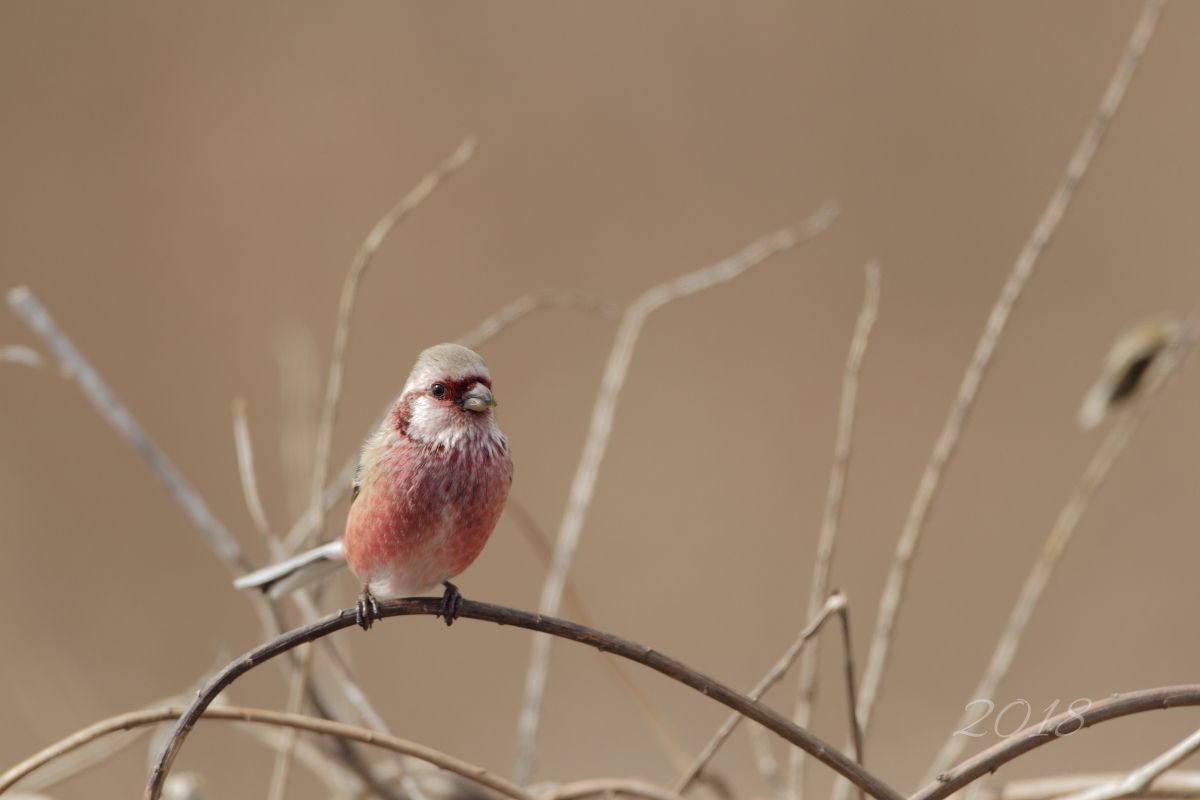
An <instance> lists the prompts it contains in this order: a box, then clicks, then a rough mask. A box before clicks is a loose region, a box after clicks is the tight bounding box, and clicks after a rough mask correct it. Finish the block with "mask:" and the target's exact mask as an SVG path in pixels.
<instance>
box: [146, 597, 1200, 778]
mask: <svg viewBox="0 0 1200 800" xmlns="http://www.w3.org/2000/svg"><path fill="white" fill-rule="evenodd" d="M440 603H441V599H440V598H422V597H417V598H407V599H403V600H389V601H386V602H383V603H380V612H381V616H382V617H393V616H409V615H428V616H434V615H436V614H438V613H439V611H440ZM459 617H460V618H464V619H478V620H483V621H486V622H493V623H496V624H499V625H511V626H515V627H520V628H525V629H527V630H532V631H539V632H541V633H548V634H551V635H554V636H559V637H562V638H566V639H571V640H573V641H576V642H580V643H581V644H586V645H590V646H592V647H596V648H598V649H600V650H603V651H605V652H610V653H613V654H614V655H617V656H620V657H622V658H627V659H630V660H632V661H636V662H637V663H639V664H643V665H645V666H647V667H650V668H651V669H653V670H655V671H657V672H659V673H661V674H663V675H666V676H667V677H669V678H672V679H674V680H676V681H678V682H680V683H682V684H684V685H685V686H689V687H691V688H693V689H695V690H696V691H698V692H700V693H702V694H703V695H705V696H706V697H711V698H712V699H714V700H716V701H717V702H719V703H722V704H724V705H726V706H728V707H729V708H732V709H734V710H735V711H738V712H739V713H741V714H743V715H745V716H746V717H748V718H749V719H751V720H752V721H754V722H757V723H759V724H760V725H763V726H765V727H767V728H769V729H770V730H771V731H772V732H774V733H776V734H777V735H779V736H781V737H783V738H784V739H786V740H787V741H789V742H791V743H792V744H794V745H796V746H798V747H801V748H803V749H804V750H806V751H807V752H809V753H811V754H812V755H813V756H814V757H815V758H817V759H818V760H820V761H821V762H823V763H825V764H827V765H828V766H830V767H831V768H832V769H834V770H836V771H837V772H839V773H840V774H842V775H844V776H845V777H847V778H849V779H850V780H851V781H853V782H854V783H855V784H856V785H860V786H862V787H863V788H864V789H865V790H866V791H867V792H868V793H869V794H870V795H871V796H872V797H875V798H877V799H878V800H902V798H901V796H900V795H899V794H898V793H897V792H896V791H895V790H894V789H892V788H890V787H889V786H888V785H887V784H885V783H883V782H882V781H880V780H879V779H878V778H877V777H875V776H874V775H871V774H870V773H869V772H867V771H866V770H865V769H863V768H862V767H861V766H859V765H858V764H856V763H854V761H852V760H851V759H850V758H848V757H847V756H845V755H844V754H843V753H841V752H840V751H838V750H837V749H835V748H833V747H832V746H830V745H829V744H827V743H826V742H823V741H821V740H820V739H818V738H817V737H815V736H813V735H812V734H811V733H809V732H808V731H806V730H804V729H803V728H800V727H797V726H796V725H794V724H793V723H792V722H791V721H789V720H788V719H786V718H785V717H783V716H782V715H780V714H778V713H776V712H775V711H773V710H772V709H770V708H768V707H767V706H765V705H762V704H761V703H759V702H757V701H754V700H751V699H750V698H748V697H745V696H744V695H741V694H739V693H737V692H735V691H733V690H732V689H730V688H729V687H727V686H725V685H724V684H722V683H719V682H718V681H716V680H714V679H712V678H710V677H708V676H707V675H704V674H702V673H700V672H697V671H696V670H694V669H692V668H691V667H688V666H687V665H685V664H682V663H680V662H678V661H676V660H674V659H671V658H668V657H667V656H665V655H663V654H661V653H659V652H657V651H655V650H653V649H651V648H649V647H645V646H643V645H639V644H634V643H633V642H630V641H628V640H625V639H622V638H620V637H618V636H614V635H613V634H610V633H605V632H603V631H598V630H595V629H593V628H588V627H585V626H582V625H577V624H575V623H572V622H567V621H565V620H560V619H556V618H554V617H549V616H545V615H542V614H534V613H530V612H527V611H519V610H517V609H513V608H507V607H504V606H496V605H491V604H489V603H480V602H475V601H471V600H464V601H463V604H462V607H461V609H460V612H459ZM355 624H356V622H355V610H354V609H353V608H349V609H345V610H343V611H341V612H338V613H336V614H332V615H330V616H328V617H325V618H324V619H322V620H319V621H317V622H315V623H312V624H310V625H306V626H303V627H300V628H296V629H295V630H292V631H290V632H288V633H286V634H284V635H282V636H279V637H277V638H276V639H274V640H272V641H270V642H268V643H266V644H264V645H262V646H261V647H258V648H256V649H254V650H252V651H250V652H248V653H246V654H244V655H243V656H241V657H239V658H238V659H236V660H235V661H233V662H232V663H231V664H229V665H228V666H227V667H226V668H225V669H224V670H222V671H221V672H220V673H218V674H217V675H216V676H215V677H213V678H212V679H211V680H210V681H209V682H208V683H207V684H206V685H205V687H204V688H203V689H202V690H201V691H200V692H199V693H198V695H197V697H196V700H195V701H194V702H193V703H192V705H191V706H190V707H189V708H188V711H187V712H186V713H185V714H184V715H183V716H181V717H180V719H179V721H178V722H177V723H176V725H175V727H174V730H173V731H172V734H171V738H170V740H169V741H168V742H167V744H166V745H165V746H164V748H163V751H162V753H161V755H160V756H159V759H158V762H157V764H156V765H155V767H154V768H153V770H151V772H150V776H149V779H148V781H147V785H146V792H145V797H146V798H147V800H158V797H159V796H160V793H161V791H162V786H163V781H164V780H165V779H166V776H167V774H168V772H169V771H170V768H171V764H172V763H173V762H174V760H175V756H176V755H177V754H178V752H179V749H180V748H181V747H182V745H183V741H184V739H185V738H186V736H187V734H188V732H189V731H190V730H191V728H192V727H193V726H194V725H195V723H196V721H197V719H199V717H200V715H201V714H202V713H203V712H204V710H205V709H206V708H207V707H208V706H209V704H210V703H212V701H213V699H214V698H215V697H216V696H217V695H218V694H220V692H221V691H222V690H224V689H225V688H226V687H228V686H229V685H230V684H231V683H233V682H234V681H235V680H236V679H237V678H239V677H240V676H241V675H243V674H244V673H246V672H248V671H249V670H251V669H253V668H254V667H256V666H258V665H259V664H262V663H264V662H266V661H268V660H270V659H272V658H274V657H275V656H277V655H280V654H282V653H285V652H288V651H289V650H291V649H293V648H295V647H298V646H299V645H301V644H305V643H307V642H311V641H314V640H316V639H320V638H323V637H325V636H328V635H329V634H331V633H334V632H335V631H339V630H341V629H343V628H349V627H353V626H354V625H355ZM1193 688H1195V690H1196V702H1200V687H1193Z"/></svg>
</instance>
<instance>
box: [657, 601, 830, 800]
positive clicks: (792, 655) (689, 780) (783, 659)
mask: <svg viewBox="0 0 1200 800" xmlns="http://www.w3.org/2000/svg"><path fill="white" fill-rule="evenodd" d="M845 607H846V596H845V595H843V594H841V593H838V594H833V595H830V597H829V598H828V599H827V600H826V601H825V606H824V607H823V608H821V609H819V611H818V613H817V615H816V617H815V618H814V619H813V620H812V621H811V622H809V623H808V625H807V626H806V627H805V628H804V630H802V631H800V634H799V635H798V636H797V637H796V640H795V641H794V642H792V643H791V645H790V646H789V647H788V649H787V650H786V651H784V654H783V655H782V656H780V657H779V660H778V661H776V662H775V664H774V666H772V667H771V669H769V670H767V674H766V675H764V676H763V677H762V678H761V679H760V680H759V682H758V683H757V684H755V685H754V688H753V689H751V690H750V693H749V694H747V695H746V696H747V697H749V698H750V699H751V700H759V699H760V698H762V696H763V695H764V694H766V693H767V690H769V689H770V688H771V687H772V686H774V685H775V684H776V683H778V682H779V679H780V678H782V677H783V676H784V674H785V673H786V672H787V671H788V669H790V668H791V666H792V664H794V663H796V658H797V657H798V656H799V655H800V651H801V650H803V649H804V646H805V645H806V644H808V640H809V639H811V638H812V637H814V636H816V634H817V632H818V631H820V630H821V626H823V625H824V624H825V621H826V620H827V619H829V617H830V616H832V615H833V614H835V613H837V612H838V611H839V610H842V609H845ZM743 718H744V717H743V716H742V714H740V713H738V712H737V711H735V712H734V713H732V714H730V715H729V716H728V717H726V718H725V721H724V722H722V723H721V727H720V728H718V729H717V732H716V733H715V734H713V737H712V738H711V739H709V740H708V744H706V745H704V747H703V748H702V749H701V750H700V753H699V755H697V756H696V759H695V760H694V761H693V762H692V763H691V765H690V766H689V767H688V768H687V771H685V772H684V773H683V774H682V775H680V776H679V779H678V780H677V781H675V784H674V788H673V791H674V792H676V793H677V794H683V793H684V792H686V791H687V790H688V789H689V788H690V787H691V785H692V784H693V783H694V782H695V781H696V778H698V777H699V776H700V774H701V773H702V772H703V771H704V768H705V766H707V764H708V762H709V761H711V760H712V757H713V756H714V755H716V754H717V750H718V749H720V747H721V745H722V744H724V743H725V740H726V739H728V738H729V735H730V734H731V733H733V731H734V729H735V728H736V727H737V726H738V724H739V723H740V722H741V721H742V719H743Z"/></svg>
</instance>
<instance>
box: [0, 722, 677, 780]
mask: <svg viewBox="0 0 1200 800" xmlns="http://www.w3.org/2000/svg"><path fill="white" fill-rule="evenodd" d="M186 711H187V709H185V708H184V707H182V706H168V707H166V708H151V709H146V710H143V711H131V712H129V713H127V714H119V715H117V716H115V717H109V718H108V719H105V720H101V721H100V722H97V723H96V724H95V725H89V726H88V727H86V728H84V729H83V730H81V731H78V732H76V733H73V734H71V735H70V736H68V737H67V738H65V739H62V740H61V741H58V742H56V743H54V744H52V745H50V746H49V747H47V748H45V749H44V750H42V751H41V752H39V753H37V754H35V755H33V756H31V757H29V758H27V759H25V760H24V761H22V762H21V763H20V764H17V765H16V766H15V767H13V768H12V769H10V770H8V771H7V772H5V773H4V774H2V775H0V792H4V791H5V790H7V789H8V788H9V787H11V786H13V785H14V784H15V783H16V782H17V781H19V780H21V779H22V778H24V777H25V776H26V775H29V774H30V773H31V772H33V771H34V770H37V769H39V768H41V767H43V766H45V765H46V764H48V763H50V762H51V761H53V760H54V759H56V758H59V757H60V756H63V755H66V754H67V753H69V752H71V751H72V750H76V749H78V748H80V747H83V746H84V745H85V744H88V743H89V742H92V741H94V740H96V739H99V738H100V737H102V736H106V735H107V734H110V733H116V732H117V731H126V730H130V729H132V728H141V727H146V726H149V725H156V724H158V723H160V722H164V721H167V720H172V719H175V718H177V717H179V716H180V715H181V714H184V713H186ZM203 715H204V717H206V718H208V719H216V720H227V721H231V722H255V723H259V724H262V725H274V726H276V727H280V728H290V729H292V730H302V731H309V732H311V733H320V734H324V735H326V736H335V737H337V738H339V739H348V740H351V741H355V742H362V743H363V744H370V745H374V746H376V747H380V748H383V749H384V750H391V751H393V752H396V753H401V754H403V755H406V756H412V757H413V758H419V759H421V760H422V761H425V762H427V763H430V764H433V765H434V766H436V767H441V768H442V769H444V770H446V771H447V772H453V773H454V774H455V775H460V776H462V777H463V778H466V779H468V780H470V781H473V782H474V783H477V784H479V785H480V786H486V787H487V788H489V789H493V790H495V791H497V792H499V793H500V794H503V795H505V796H507V797H511V798H513V800H537V798H535V797H534V796H533V795H531V794H530V793H529V792H527V791H525V790H524V789H522V788H521V787H520V786H517V785H516V784H515V783H512V782H511V781H506V780H504V779H503V778H501V777H498V776H496V775H493V774H491V773H490V772H488V771H487V770H485V769H483V768H482V767H477V766H475V765H474V764H469V763H467V762H466V761H462V760H460V759H457V758H455V757H454V756H451V755H447V754H446V753H443V752H442V751H440V750H434V749H433V748H432V747H427V746H425V745H423V744H418V743H417V742H412V741H409V740H407V739H401V738H399V737H396V736H390V735H387V734H383V733H378V732H376V731H373V730H371V729H370V728H360V727H358V726H356V725H344V724H342V723H340V722H333V721H331V720H326V719H320V718H318V717H309V716H305V715H304V714H292V713H289V712H284V711H268V710H266V709H262V708H243V707H239V706H220V707H218V708H209V709H207V710H205V711H204V714H203ZM664 800H665V799H664Z"/></svg>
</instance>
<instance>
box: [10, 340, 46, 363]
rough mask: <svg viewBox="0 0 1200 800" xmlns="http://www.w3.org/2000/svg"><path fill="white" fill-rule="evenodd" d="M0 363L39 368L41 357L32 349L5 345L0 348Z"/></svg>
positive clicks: (16, 345) (21, 345) (20, 345)
mask: <svg viewBox="0 0 1200 800" xmlns="http://www.w3.org/2000/svg"><path fill="white" fill-rule="evenodd" d="M0 363H9V364H24V365H25V366H27V367H40V366H42V357H41V355H39V354H38V351H37V350H34V349H33V348H32V347H26V346H25V345H23V344H6V345H4V346H2V347H0Z"/></svg>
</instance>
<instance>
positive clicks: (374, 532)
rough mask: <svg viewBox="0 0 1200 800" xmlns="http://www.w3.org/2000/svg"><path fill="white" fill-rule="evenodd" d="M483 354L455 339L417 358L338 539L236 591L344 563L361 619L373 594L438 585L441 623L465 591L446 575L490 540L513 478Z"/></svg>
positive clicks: (374, 612)
mask: <svg viewBox="0 0 1200 800" xmlns="http://www.w3.org/2000/svg"><path fill="white" fill-rule="evenodd" d="M495 406H496V400H495V399H494V397H493V396H492V381H491V376H490V375H489V374H488V369H487V367H486V366H485V365H484V363H483V359H482V358H480V357H479V355H478V354H476V353H475V352H474V351H472V350H469V349H467V348H466V347H463V346H461V345H457V344H439V345H436V346H435V347H431V348H429V349H428V350H426V351H424V352H423V353H421V355H420V356H418V357H417V363H416V365H415V366H414V367H413V370H412V373H411V374H410V375H409V376H408V381H407V382H406V383H405V384H404V389H403V391H402V392H401V393H400V397H398V398H397V399H396V402H395V403H393V404H392V407H391V409H390V410H389V411H388V413H387V415H386V416H385V417H384V420H383V423H382V424H381V425H380V426H379V429H378V430H376V431H375V433H373V434H371V435H370V436H369V437H368V438H367V441H366V443H365V444H364V445H363V450H362V455H361V456H360V458H359V462H358V469H357V471H356V472H355V476H354V488H353V490H352V493H351V500H350V513H349V515H348V518H347V520H346V531H345V533H344V534H343V535H342V538H341V539H339V540H337V541H334V542H329V543H328V544H325V545H321V546H320V547H317V548H315V549H313V550H310V551H308V552H306V553H301V554H300V555H297V556H294V557H293V558H289V559H287V560H286V561H281V562H279V563H278V564H273V565H271V566H268V567H264V568H263V569H260V570H257V571H256V572H252V573H250V574H248V575H243V576H242V577H241V578H238V579H237V580H236V581H234V586H236V587H238V588H240V589H250V588H255V589H260V590H262V591H264V592H266V593H267V594H269V595H271V596H272V597H279V596H281V595H284V594H287V593H288V592H291V591H293V590H295V589H298V588H300V587H301V586H304V585H306V584H308V583H310V582H312V581H315V580H318V579H319V578H322V577H324V576H325V575H328V574H330V573H332V572H334V571H336V570H337V569H338V568H339V567H341V566H342V565H343V564H348V565H349V566H350V569H351V570H352V571H353V572H354V574H355V576H357V577H358V579H359V581H361V582H362V586H363V590H362V594H361V595H359V600H358V605H357V609H358V623H359V625H361V626H362V627H363V628H364V629H366V628H369V627H370V626H371V623H372V622H373V621H374V620H375V619H376V618H377V617H378V614H379V607H378V604H377V602H376V601H377V599H389V598H393V597H407V596H411V595H415V594H420V593H422V592H425V591H428V590H429V589H431V588H433V587H434V586H437V585H438V584H442V585H443V586H444V587H445V592H444V593H443V595H442V606H441V612H440V614H439V615H440V616H441V617H442V618H443V619H444V620H445V621H446V624H447V625H449V624H451V623H452V622H453V621H454V618H455V617H456V616H457V614H458V608H459V605H460V604H461V603H462V595H460V594H459V592H458V589H457V587H455V586H454V584H452V583H450V579H451V578H453V577H454V576H456V575H458V574H459V573H460V572H462V571H463V570H464V569H466V568H467V567H468V566H469V565H470V564H471V562H472V561H474V560H475V557H476V556H478V555H479V552H480V551H481V550H482V549H483V546H484V544H486V543H487V540H488V537H489V536H490V535H491V533H492V529H493V528H494V527H495V526H496V520H497V519H498V518H499V517H500V512H501V510H502V509H503V508H504V501H505V500H506V499H507V497H508V488H509V485H510V484H511V483H512V459H511V458H510V456H509V452H508V442H507V440H506V439H505V438H504V434H502V433H501V432H500V428H499V427H497V425H496V417H495V412H494V410H493V409H494V408H495Z"/></svg>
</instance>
